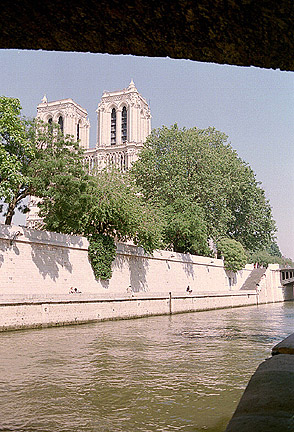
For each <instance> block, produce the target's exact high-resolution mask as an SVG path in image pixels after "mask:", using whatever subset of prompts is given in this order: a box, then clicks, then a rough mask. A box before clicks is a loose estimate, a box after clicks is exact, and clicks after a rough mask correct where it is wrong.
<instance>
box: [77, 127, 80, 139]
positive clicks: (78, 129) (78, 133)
mask: <svg viewBox="0 0 294 432" xmlns="http://www.w3.org/2000/svg"><path fill="white" fill-rule="evenodd" d="M79 139H80V123H78V124H77V141H78V140H79Z"/></svg>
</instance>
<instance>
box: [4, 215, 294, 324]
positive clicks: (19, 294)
mask: <svg viewBox="0 0 294 432" xmlns="http://www.w3.org/2000/svg"><path fill="white" fill-rule="evenodd" d="M252 270H253V267H252V266H246V268H245V269H244V270H242V271H240V272H238V273H237V274H230V273H227V272H226V271H225V269H224V266H223V261H222V260H219V259H215V258H209V257H200V256H193V255H185V254H179V253H175V252H169V251H156V252H155V253H154V254H153V255H152V256H150V255H146V254H144V252H143V250H142V249H141V248H138V247H135V246H132V245H127V244H118V245H117V257H116V259H115V261H114V262H113V276H112V278H111V279H110V280H107V281H100V280H98V281H97V280H95V277H94V274H93V271H92V268H91V265H90V263H89V260H88V242H87V240H86V239H85V238H83V237H78V236H70V235H62V234H57V233H52V232H47V231H38V230H33V229H26V228H22V227H19V226H6V225H3V224H2V225H0V309H1V313H0V330H1V329H2V330H6V329H16V328H24V327H39V326H51V325H64V324H72V323H82V322H91V321H101V320H106V319H126V318H135V317H142V316H148V315H158V314H170V313H181V312H188V311H199V310H207V309H215V308H223V307H235V306H244V305H254V304H257V303H264V302H275V301H284V300H292V299H293V287H292V286H290V288H289V287H288V288H287V287H282V286H281V284H280V274H279V270H278V268H277V267H274V266H272V268H269V269H267V271H266V273H265V276H264V277H263V278H262V280H261V281H260V286H259V291H256V290H248V289H247V290H245V289H242V286H243V284H244V282H245V281H246V279H247V278H248V276H249V275H250V274H251V272H252ZM188 286H189V288H190V293H188V292H187V291H186V289H187V287H188ZM71 287H74V288H77V290H78V291H79V293H75V294H70V293H69V291H70V288H71ZM191 291H192V292H191Z"/></svg>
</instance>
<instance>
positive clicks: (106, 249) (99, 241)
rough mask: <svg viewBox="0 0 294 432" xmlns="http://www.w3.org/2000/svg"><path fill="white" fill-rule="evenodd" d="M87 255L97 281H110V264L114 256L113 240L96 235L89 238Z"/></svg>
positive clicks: (105, 236) (102, 235)
mask: <svg viewBox="0 0 294 432" xmlns="http://www.w3.org/2000/svg"><path fill="white" fill-rule="evenodd" d="M88 254H89V258H90V262H91V265H92V268H93V271H94V275H95V277H96V278H97V279H104V280H105V279H110V278H111V275H112V271H111V263H112V261H113V260H114V259H115V256H116V246H115V242H114V238H113V237H110V236H107V235H104V234H96V235H94V236H92V237H91V241H90V244H89V249H88Z"/></svg>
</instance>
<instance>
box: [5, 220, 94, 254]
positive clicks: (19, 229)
mask: <svg viewBox="0 0 294 432" xmlns="http://www.w3.org/2000/svg"><path fill="white" fill-rule="evenodd" d="M0 239H1V240H7V241H9V242H10V244H11V246H12V245H14V244H16V243H37V244H43V245H46V246H56V247H62V248H71V249H81V250H88V245H89V242H88V240H87V239H86V238H85V237H81V236H74V235H70V234H59V233H55V232H50V231H41V230H35V229H31V228H25V227H23V226H18V225H5V224H2V223H0Z"/></svg>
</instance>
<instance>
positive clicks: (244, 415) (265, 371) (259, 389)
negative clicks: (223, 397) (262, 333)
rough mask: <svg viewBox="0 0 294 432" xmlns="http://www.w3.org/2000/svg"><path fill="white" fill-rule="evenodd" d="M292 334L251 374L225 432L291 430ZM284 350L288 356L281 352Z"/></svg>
mask: <svg viewBox="0 0 294 432" xmlns="http://www.w3.org/2000/svg"><path fill="white" fill-rule="evenodd" d="M293 343H294V334H292V335H290V336H289V337H287V338H286V339H284V340H283V341H282V342H280V343H279V344H277V345H276V346H275V347H274V348H273V352H274V354H279V355H274V356H273V357H271V358H269V359H267V360H265V361H264V362H263V363H261V364H260V365H259V367H258V368H257V370H256V372H255V373H254V374H253V375H252V377H251V379H250V381H249V383H248V385H247V387H246V389H245V391H244V393H243V396H242V397H241V400H240V402H239V405H238V406H237V409H236V411H235V413H234V415H233V417H232V419H231V420H230V422H229V424H228V426H227V428H226V432H248V431H251V430H252V431H254V432H264V431H267V432H271V431H275V432H285V431H290V430H291V431H292V430H294V416H293V406H294V355H291V354H294V351H293ZM283 347H284V348H289V353H283V352H284V351H283Z"/></svg>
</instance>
